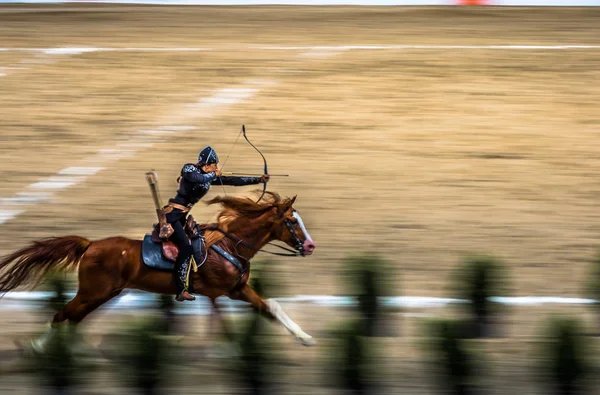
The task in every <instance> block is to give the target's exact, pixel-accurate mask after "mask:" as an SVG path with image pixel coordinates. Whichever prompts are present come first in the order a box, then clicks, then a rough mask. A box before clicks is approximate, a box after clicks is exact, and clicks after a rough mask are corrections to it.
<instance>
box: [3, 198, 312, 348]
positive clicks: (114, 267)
mask: <svg viewBox="0 0 600 395" xmlns="http://www.w3.org/2000/svg"><path fill="white" fill-rule="evenodd" d="M295 200H296V197H294V198H292V199H289V198H285V199H283V198H281V197H280V196H279V195H278V194H276V193H273V192H267V195H266V196H265V198H264V199H263V201H262V202H261V203H256V202H254V201H253V200H252V199H250V198H239V197H220V196H218V197H215V198H214V199H212V200H210V201H208V202H207V204H215V203H220V204H221V205H222V210H221V212H220V213H219V215H218V217H217V223H216V224H214V225H213V226H212V227H210V228H208V229H209V230H206V231H205V240H206V251H207V256H206V260H205V262H204V264H202V265H201V266H200V267H199V268H198V271H197V272H191V273H190V283H191V285H192V289H193V292H194V293H196V294H200V295H204V296H206V297H208V298H209V299H210V301H211V302H212V306H213V308H214V309H215V312H217V313H218V311H217V305H216V303H215V299H216V298H217V297H219V296H222V295H226V296H228V297H229V298H231V299H234V300H241V301H245V302H249V303H250V304H252V306H253V307H254V308H256V309H258V310H259V311H260V312H261V313H264V314H265V315H267V316H268V317H270V318H273V319H277V320H278V321H279V322H281V324H283V326H284V327H285V328H286V329H287V330H289V331H290V332H291V333H292V334H293V335H294V336H296V338H297V339H298V340H299V341H300V342H301V343H302V344H304V345H312V344H313V343H314V341H313V339H312V337H311V336H309V335H308V334H306V333H305V332H304V331H303V330H302V329H301V328H300V326H298V325H297V324H296V323H295V322H294V321H292V320H291V319H290V318H289V317H288V316H287V315H286V314H285V312H284V311H283V310H282V308H281V306H280V305H279V304H278V303H277V302H276V301H275V300H272V299H267V300H264V299H262V298H261V297H260V296H259V295H257V294H256V292H255V291H254V290H253V289H252V288H251V287H250V286H249V285H248V279H249V275H250V259H251V258H252V257H253V256H254V255H255V254H256V253H257V252H258V251H259V250H260V249H261V248H263V247H264V246H265V245H266V244H267V243H269V242H271V241H274V240H280V241H282V242H284V243H286V244H288V245H289V246H290V247H292V248H294V251H295V252H294V255H301V256H306V255H311V254H312V253H313V251H314V249H315V248H316V245H315V243H314V242H313V240H312V239H311V237H310V235H309V233H308V231H307V230H306V228H305V226H304V224H303V222H302V219H301V217H300V215H299V214H298V212H297V211H296V210H295V209H294V208H293V204H294V202H295ZM211 245H218V246H219V247H220V248H221V250H224V251H226V252H227V253H229V254H231V255H232V256H234V257H237V258H239V260H238V262H242V265H243V266H245V267H243V268H242V270H241V271H240V267H239V266H237V267H236V265H234V264H232V262H231V261H230V260H227V259H225V258H224V257H223V256H222V255H220V254H217V253H215V252H214V251H212V250H210V249H209V248H208V247H209V246H211ZM198 263H199V264H200V262H198ZM77 268H78V270H79V273H78V275H79V288H78V291H77V294H76V295H75V297H74V298H73V299H72V300H71V301H70V302H69V303H68V304H67V305H66V306H65V307H64V308H63V309H62V310H61V311H59V312H58V313H57V314H56V315H55V316H54V319H53V321H52V323H50V324H48V328H47V330H46V332H45V333H44V334H43V335H42V336H41V337H40V338H38V339H37V340H35V341H34V342H33V343H32V346H33V347H34V349H36V350H38V351H42V350H44V348H45V345H46V343H47V341H48V339H49V338H50V336H52V334H53V331H54V330H55V329H56V325H57V324H59V323H62V322H64V321H68V322H69V323H71V324H78V323H79V322H81V320H83V319H84V318H85V317H86V316H87V315H88V314H89V313H91V312H92V311H94V310H95V309H97V308H98V307H100V306H101V305H102V304H104V303H106V302H107V301H109V300H110V299H112V298H114V297H115V296H117V295H119V294H120V293H121V291H123V289H127V288H130V289H140V290H144V291H149V292H154V293H159V294H174V293H175V284H174V282H173V275H172V273H171V272H168V271H161V270H156V269H151V268H149V267H147V266H146V265H145V264H144V263H143V261H142V241H141V240H132V239H128V238H125V237H109V238H106V239H102V240H96V241H90V240H87V239H85V238H83V237H80V236H64V237H53V238H48V239H44V240H39V241H35V242H34V243H33V244H32V245H30V246H27V247H25V248H23V249H21V250H19V251H16V252H14V253H13V254H10V255H8V256H6V257H4V258H3V259H2V260H1V261H0V293H6V292H9V291H12V290H14V289H15V288H17V287H19V286H22V285H31V284H34V285H35V284H38V283H39V282H40V281H41V279H42V278H43V276H44V275H45V274H46V273H47V272H48V271H49V270H74V269H77ZM217 315H218V314H217Z"/></svg>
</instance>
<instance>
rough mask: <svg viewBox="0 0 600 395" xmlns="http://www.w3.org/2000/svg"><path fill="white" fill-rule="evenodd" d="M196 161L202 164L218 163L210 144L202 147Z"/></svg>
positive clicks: (215, 153)
mask: <svg viewBox="0 0 600 395" xmlns="http://www.w3.org/2000/svg"><path fill="white" fill-rule="evenodd" d="M198 163H200V164H202V165H212V164H213V163H219V157H218V156H217V152H216V151H215V150H214V149H213V148H212V147H211V146H207V147H204V148H203V149H202V151H200V154H198Z"/></svg>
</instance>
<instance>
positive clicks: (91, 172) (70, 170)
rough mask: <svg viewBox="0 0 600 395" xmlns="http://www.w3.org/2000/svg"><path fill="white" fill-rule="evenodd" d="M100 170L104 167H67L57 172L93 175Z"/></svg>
mask: <svg viewBox="0 0 600 395" xmlns="http://www.w3.org/2000/svg"><path fill="white" fill-rule="evenodd" d="M100 170H104V167H67V168H66V169H62V170H61V171H59V172H58V174H67V175H86V176H93V175H95V174H96V173H98V172H99V171H100Z"/></svg>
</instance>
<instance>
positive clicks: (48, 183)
mask: <svg viewBox="0 0 600 395" xmlns="http://www.w3.org/2000/svg"><path fill="white" fill-rule="evenodd" d="M84 178H85V177H67V176H52V177H48V178H46V179H44V180H42V181H38V182H36V183H34V184H31V185H29V188H32V189H63V188H67V187H70V186H72V185H75V184H77V183H79V182H81V181H83V179H84Z"/></svg>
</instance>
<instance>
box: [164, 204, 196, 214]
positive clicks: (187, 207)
mask: <svg viewBox="0 0 600 395" xmlns="http://www.w3.org/2000/svg"><path fill="white" fill-rule="evenodd" d="M190 206H191V205H189V206H183V205H181V204H177V203H173V202H169V203H168V204H167V205H166V206H165V208H167V207H171V208H172V209H173V208H176V209H177V210H181V211H182V212H184V213H187V212H188V211H190V210H191V209H192V208H191V207H190Z"/></svg>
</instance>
